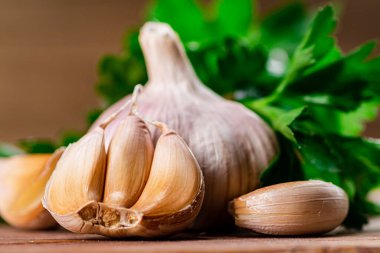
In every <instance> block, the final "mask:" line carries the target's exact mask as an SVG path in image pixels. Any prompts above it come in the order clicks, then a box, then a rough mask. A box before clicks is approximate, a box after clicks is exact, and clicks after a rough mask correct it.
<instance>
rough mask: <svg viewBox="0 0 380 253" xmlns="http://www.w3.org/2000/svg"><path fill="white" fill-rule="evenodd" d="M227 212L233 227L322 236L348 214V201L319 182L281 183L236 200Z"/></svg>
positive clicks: (339, 190) (345, 196)
mask: <svg viewBox="0 0 380 253" xmlns="http://www.w3.org/2000/svg"><path fill="white" fill-rule="evenodd" d="M230 212H231V213H232V214H233V215H234V217H235V224H236V225H237V226H239V227H243V228H248V229H251V230H253V231H255V232H258V233H263V234H271V235H307V234H321V233H326V232H329V231H331V230H333V229H334V228H336V227H337V226H339V225H340V224H341V223H342V222H343V220H344V219H345V217H346V216H347V213H348V197H347V195H346V193H345V192H344V191H343V190H342V189H341V188H339V187H337V186H335V185H333V184H331V183H326V182H323V181H319V180H310V181H298V182H289V183H282V184H277V185H272V186H268V187H264V188H261V189H258V190H256V191H253V192H251V193H248V194H246V195H243V196H241V197H239V198H236V199H235V200H233V201H232V202H231V205H230Z"/></svg>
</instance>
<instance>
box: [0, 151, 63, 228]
mask: <svg viewBox="0 0 380 253" xmlns="http://www.w3.org/2000/svg"><path fill="white" fill-rule="evenodd" d="M62 153H63V149H59V150H57V151H56V152H55V153H54V154H31V155H18V156H14V157H11V158H7V159H4V160H2V161H1V165H0V188H1V190H0V191H1V200H0V212H1V215H2V217H3V218H4V220H5V221H6V222H7V223H9V224H11V225H12V226H15V227H18V228H24V229H45V228H51V227H54V226H56V222H55V220H54V219H53V218H52V217H51V215H50V214H49V212H47V211H46V210H45V209H44V208H43V207H42V203H41V199H42V197H43V193H44V190H45V185H46V183H47V181H48V180H49V178H50V176H51V174H52V172H53V170H54V168H55V165H56V163H57V161H58V159H59V158H60V156H61V155H62Z"/></svg>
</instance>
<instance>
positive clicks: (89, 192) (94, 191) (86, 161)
mask: <svg viewBox="0 0 380 253" xmlns="http://www.w3.org/2000/svg"><path fill="white" fill-rule="evenodd" d="M105 163H106V152H105V148H104V131H103V129H102V128H100V127H99V128H96V129H94V130H93V131H91V132H89V133H87V134H86V135H85V136H84V137H82V138H81V139H80V140H79V141H78V142H76V143H74V144H71V145H69V146H68V147H67V149H66V150H65V152H64V153H63V155H62V157H61V159H60V160H59V161H58V164H57V167H56V169H55V171H54V173H53V175H52V177H51V179H50V181H49V183H48V185H47V187H46V191H45V195H44V199H43V204H44V206H45V208H47V209H48V210H49V211H50V212H51V213H53V214H58V215H70V214H73V213H75V212H76V211H77V210H78V209H79V208H81V207H82V206H83V205H85V204H86V203H88V202H90V201H101V199H102V194H103V184H104V175H105ZM57 221H58V222H59V223H61V222H60V220H57Z"/></svg>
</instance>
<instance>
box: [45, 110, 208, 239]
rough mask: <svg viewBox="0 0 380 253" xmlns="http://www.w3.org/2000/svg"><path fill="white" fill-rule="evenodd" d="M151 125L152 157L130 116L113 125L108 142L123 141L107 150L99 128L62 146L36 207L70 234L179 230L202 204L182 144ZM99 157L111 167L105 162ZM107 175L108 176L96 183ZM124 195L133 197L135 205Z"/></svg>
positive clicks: (199, 184) (195, 170) (197, 174)
mask: <svg viewBox="0 0 380 253" xmlns="http://www.w3.org/2000/svg"><path fill="white" fill-rule="evenodd" d="M155 124H157V125H158V127H160V128H161V129H162V132H163V133H162V135H161V136H160V137H159V139H158V142H157V145H156V148H155V150H154V154H153V159H152V158H151V157H150V155H151V152H152V150H153V144H152V139H150V134H149V131H148V129H147V127H146V125H145V123H144V122H143V121H141V120H140V119H138V118H137V117H136V116H133V115H132V116H131V115H129V118H128V119H127V121H125V122H121V123H120V124H119V126H118V127H119V130H120V131H121V132H120V131H117V132H116V135H115V136H114V138H119V137H120V138H121V137H126V138H121V139H117V140H116V139H114V140H113V141H111V146H110V147H111V148H109V149H108V150H107V152H106V151H105V145H104V131H103V129H102V127H97V128H95V129H94V130H93V131H90V132H89V133H87V134H86V135H85V136H83V137H82V138H81V139H80V140H79V141H78V142H76V143H74V144H72V145H71V146H69V147H68V148H67V149H66V151H65V153H64V154H63V155H62V157H61V159H60V160H59V162H58V164H57V167H56V169H55V171H54V173H53V175H52V177H51V179H50V180H49V183H48V184H47V186H46V189H45V195H44V198H43V201H42V203H43V206H44V207H45V208H46V209H47V210H48V211H49V212H50V213H51V214H52V216H53V217H54V219H55V220H56V221H57V222H58V223H59V224H60V225H61V226H62V227H64V228H66V229H68V230H70V231H72V232H75V233H94V234H101V235H105V236H109V237H136V236H140V237H160V236H165V235H170V234H174V233H177V232H179V231H181V230H183V229H185V228H187V227H188V226H189V225H190V224H192V223H193V221H194V219H195V218H196V216H197V215H198V213H199V211H200V208H201V205H202V201H203V196H204V181H203V176H202V171H201V169H200V167H199V165H198V163H197V161H196V159H195V157H194V155H193V154H192V153H191V151H190V149H189V147H188V146H187V145H186V143H185V142H184V141H183V139H182V138H181V137H180V136H178V135H177V134H176V133H175V132H174V131H172V130H170V129H167V128H166V126H165V125H163V124H161V123H155ZM127 126H128V127H127ZM126 127H127V128H126ZM148 137H149V138H148ZM113 143H116V144H117V146H114V147H113V146H112V145H113ZM115 147H119V148H121V149H116V148H115ZM134 149H137V150H134ZM136 151H143V152H137V153H136ZM112 152H115V153H112ZM129 155H130V156H129ZM106 156H108V157H112V159H113V160H114V161H116V162H108V163H106V161H105V160H106V159H105V158H106ZM126 156H129V157H126ZM144 159H145V161H144ZM146 165H149V167H148V168H147V166H146ZM120 168H122V169H121V170H120ZM139 169H140V170H142V171H140V172H139V171H138V170H139ZM144 170H145V171H144ZM108 171H110V173H116V175H115V177H111V178H112V181H109V183H105V184H104V183H103V182H104V178H105V175H106V173H108ZM145 174H147V175H148V178H147V180H145V176H144V175H145ZM136 175H137V180H136V182H133V177H135V176H136ZM142 175H143V176H142ZM141 176H142V177H141ZM128 177H132V178H128ZM111 178H110V180H111ZM126 181H127V184H124V183H125V182H126ZM137 183H140V186H139V187H136V184H137ZM140 188H142V190H141V191H140V190H138V192H139V194H138V195H136V189H140ZM114 193H116V194H114ZM129 194H130V195H129ZM112 196H116V197H115V198H114V197H112ZM120 196H122V197H121V198H119V197H120ZM131 196H132V197H133V198H132V199H135V198H136V199H137V200H136V202H135V203H133V202H134V201H131V198H129V197H131Z"/></svg>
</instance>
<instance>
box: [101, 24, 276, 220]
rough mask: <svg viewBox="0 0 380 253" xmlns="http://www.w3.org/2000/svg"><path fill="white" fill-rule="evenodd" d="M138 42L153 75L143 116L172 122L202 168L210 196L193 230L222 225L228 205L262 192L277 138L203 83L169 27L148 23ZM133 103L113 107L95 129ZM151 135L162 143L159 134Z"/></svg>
mask: <svg viewBox="0 0 380 253" xmlns="http://www.w3.org/2000/svg"><path fill="white" fill-rule="evenodd" d="M139 40H140V44H141V47H142V50H143V53H144V57H145V62H146V64H147V70H148V76H149V81H148V83H147V84H146V85H145V89H144V92H143V93H142V94H141V95H140V97H139V112H140V113H141V114H142V115H144V116H146V117H147V118H151V119H155V120H158V121H162V122H165V123H167V124H168V126H169V127H170V128H171V129H173V130H175V131H176V132H177V133H178V134H179V135H180V136H181V137H182V138H183V139H184V140H185V142H186V143H187V144H188V145H189V147H190V149H191V150H192V152H193V153H194V155H195V157H196V159H197V161H198V162H199V164H200V165H201V169H202V171H203V175H204V177H205V184H206V193H205V200H204V204H203V206H202V211H201V213H200V215H199V216H198V217H197V221H196V224H195V226H194V227H195V228H208V227H213V226H220V225H223V224H225V223H226V221H228V219H227V218H228V216H227V215H228V214H227V212H226V210H227V203H228V201H230V200H231V199H233V198H235V197H238V196H240V195H242V194H245V193H248V192H250V191H252V190H254V189H255V188H257V187H258V185H259V178H260V174H261V173H262V172H263V170H265V169H266V168H267V167H268V165H269V164H270V162H271V161H272V159H273V158H274V157H275V155H276V153H277V149H278V147H277V146H278V145H277V141H276V137H275V134H274V132H273V131H272V130H271V129H270V128H269V127H268V126H267V124H266V123H265V122H264V121H263V120H262V119H260V118H259V117H258V116H257V115H256V114H255V113H253V112H252V111H250V110H248V109H246V108H244V106H242V105H241V104H239V103H236V102H232V101H228V100H225V99H224V98H222V97H220V96H219V95H217V94H216V93H214V92H213V91H211V90H210V89H208V88H207V87H205V86H204V85H203V84H202V83H201V81H200V80H199V78H198V77H197V76H196V74H195V72H194V70H193V68H192V66H191V64H190V62H189V60H188V58H187V56H186V53H185V51H184V48H183V46H182V44H181V42H180V40H179V38H178V36H177V34H176V33H175V32H174V31H173V30H172V28H171V27H170V26H169V25H167V24H164V23H157V22H148V23H146V24H145V25H144V26H143V28H142V29H141V31H140V37H139ZM128 99H130V96H127V97H126V98H124V99H123V100H121V101H119V102H117V103H116V104H115V105H114V106H112V107H110V108H109V109H108V110H107V111H106V112H105V113H104V114H103V115H102V116H101V117H100V118H99V120H98V121H97V122H96V123H95V124H94V126H93V128H94V127H96V126H98V125H99V124H100V123H101V122H102V121H103V120H104V119H105V118H107V117H108V116H109V115H111V114H112V113H113V112H114V111H116V110H117V108H118V107H119V105H120V104H123V103H125V101H126V100H128ZM128 115H129V114H128V109H126V110H125V111H124V112H122V113H120V114H119V116H118V117H117V118H116V120H114V121H113V122H112V123H111V124H110V125H109V126H108V127H107V128H106V131H105V135H106V136H105V139H106V145H108V143H109V142H110V140H111V139H112V137H113V135H114V133H115V130H116V128H117V126H118V124H119V122H120V121H123V120H124V119H125V118H126V117H128ZM150 130H151V133H152V136H153V137H154V140H155V141H157V140H158V138H159V136H160V134H161V133H160V131H157V129H155V128H153V127H152V128H150ZM226 217H227V218H226Z"/></svg>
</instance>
